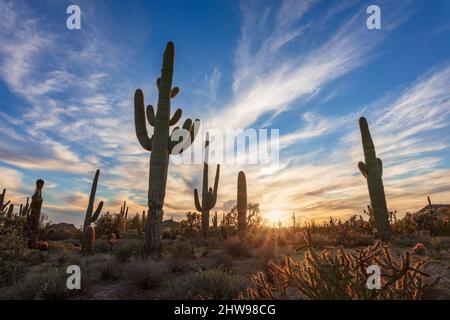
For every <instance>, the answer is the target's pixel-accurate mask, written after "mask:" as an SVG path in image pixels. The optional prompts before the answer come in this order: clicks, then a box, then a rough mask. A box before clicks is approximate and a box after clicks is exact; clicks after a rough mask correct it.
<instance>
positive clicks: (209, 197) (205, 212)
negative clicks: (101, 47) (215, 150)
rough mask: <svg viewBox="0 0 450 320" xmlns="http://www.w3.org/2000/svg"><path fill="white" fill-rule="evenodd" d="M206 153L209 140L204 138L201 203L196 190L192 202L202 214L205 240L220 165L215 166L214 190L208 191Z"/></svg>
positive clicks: (215, 193)
mask: <svg viewBox="0 0 450 320" xmlns="http://www.w3.org/2000/svg"><path fill="white" fill-rule="evenodd" d="M208 153H209V138H208V135H207V136H206V142H205V158H204V162H203V184H202V203H201V205H200V200H199V197H198V191H197V189H194V200H195V207H196V208H197V211H200V212H201V213H202V234H203V237H204V238H205V239H206V238H207V237H208V229H209V211H210V210H211V209H212V208H214V206H215V205H216V200H217V187H218V185H219V174H220V165H219V164H218V165H217V169H216V177H215V179H214V189H212V188H209V189H208Z"/></svg>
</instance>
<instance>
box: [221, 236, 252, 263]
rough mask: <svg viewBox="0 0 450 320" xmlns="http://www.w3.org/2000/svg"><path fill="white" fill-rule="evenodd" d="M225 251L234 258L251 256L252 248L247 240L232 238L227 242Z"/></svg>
mask: <svg viewBox="0 0 450 320" xmlns="http://www.w3.org/2000/svg"><path fill="white" fill-rule="evenodd" d="M225 251H226V253H227V254H228V255H230V256H231V257H233V258H247V257H251V248H250V246H249V245H248V243H247V242H245V241H244V240H241V239H239V238H232V239H229V240H227V241H226V242H225Z"/></svg>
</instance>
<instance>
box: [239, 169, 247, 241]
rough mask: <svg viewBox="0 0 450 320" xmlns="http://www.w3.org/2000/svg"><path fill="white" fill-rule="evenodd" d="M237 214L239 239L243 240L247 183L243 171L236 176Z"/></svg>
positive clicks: (245, 220)
mask: <svg viewBox="0 0 450 320" xmlns="http://www.w3.org/2000/svg"><path fill="white" fill-rule="evenodd" d="M237 212H238V230H239V237H241V239H243V238H245V235H246V232H247V182H246V180H245V173H244V172H243V171H240V172H239V174H238V185H237Z"/></svg>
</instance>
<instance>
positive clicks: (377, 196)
mask: <svg viewBox="0 0 450 320" xmlns="http://www.w3.org/2000/svg"><path fill="white" fill-rule="evenodd" d="M359 127H360V130H361V140H362V145H363V149H364V160H365V163H364V162H359V163H358V169H359V170H360V171H361V174H362V175H363V176H364V177H365V178H366V180H367V186H368V189H369V197H370V202H371V206H372V209H373V215H374V222H375V227H376V230H377V233H378V237H379V238H380V239H381V240H383V241H386V240H389V237H390V226H389V214H388V209H387V204H386V196H385V193H384V186H383V179H382V174H383V163H382V162H381V160H380V158H377V156H376V152H375V146H374V143H373V141H372V137H371V135H370V131H369V125H368V124H367V120H366V118H364V117H361V118H360V119H359Z"/></svg>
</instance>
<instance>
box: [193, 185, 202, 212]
mask: <svg viewBox="0 0 450 320" xmlns="http://www.w3.org/2000/svg"><path fill="white" fill-rule="evenodd" d="M194 200H195V208H196V209H197V211H199V212H201V211H202V206H201V205H200V200H199V198H198V191H197V189H194Z"/></svg>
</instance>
